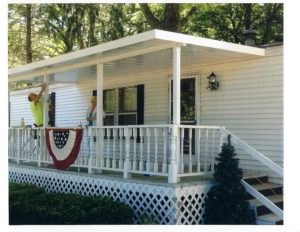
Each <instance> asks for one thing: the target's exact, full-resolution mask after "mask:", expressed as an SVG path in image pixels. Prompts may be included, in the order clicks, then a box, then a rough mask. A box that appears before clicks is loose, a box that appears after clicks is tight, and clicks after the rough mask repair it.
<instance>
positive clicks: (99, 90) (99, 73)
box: [97, 63, 103, 126]
mask: <svg viewBox="0 0 300 232" xmlns="http://www.w3.org/2000/svg"><path fill="white" fill-rule="evenodd" d="M97 126H103V64H101V63H98V64H97Z"/></svg>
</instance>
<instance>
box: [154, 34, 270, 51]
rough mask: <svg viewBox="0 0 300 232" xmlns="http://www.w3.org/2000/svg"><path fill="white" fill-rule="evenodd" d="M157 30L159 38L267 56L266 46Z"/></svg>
mask: <svg viewBox="0 0 300 232" xmlns="http://www.w3.org/2000/svg"><path fill="white" fill-rule="evenodd" d="M155 32H156V38H157V39H162V40H170V38H172V41H175V42H178V43H189V44H192V45H197V46H205V47H211V48H215V49H221V50H229V51H233V52H239V53H247V54H250V55H256V56H265V49H264V48H257V47H250V46H246V45H241V44H235V43H230V42H225V41H219V40H213V39H207V38H202V37H196V36H191V35H185V34H181V33H175V32H170V31H162V30H156V31H155Z"/></svg>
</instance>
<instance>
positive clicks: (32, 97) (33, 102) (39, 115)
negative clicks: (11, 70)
mask: <svg viewBox="0 0 300 232" xmlns="http://www.w3.org/2000/svg"><path fill="white" fill-rule="evenodd" d="M44 91H45V85H44V84H43V85H42V88H41V91H40V92H39V94H35V93H30V94H29V95H28V101H29V102H30V110H31V113H32V116H33V118H34V123H35V124H36V126H37V127H42V126H43V119H44V100H43V98H42V96H43V93H44Z"/></svg>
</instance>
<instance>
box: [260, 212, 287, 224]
mask: <svg viewBox="0 0 300 232" xmlns="http://www.w3.org/2000/svg"><path fill="white" fill-rule="evenodd" d="M256 224H258V225H283V220H282V219H279V218H278V217H277V216H276V215H275V214H274V213H269V214H264V215H261V216H258V217H257V218H256Z"/></svg>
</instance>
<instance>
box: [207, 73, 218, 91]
mask: <svg viewBox="0 0 300 232" xmlns="http://www.w3.org/2000/svg"><path fill="white" fill-rule="evenodd" d="M207 78H208V86H207V89H210V90H217V89H218V88H219V86H220V85H219V82H218V81H217V76H216V75H215V74H214V73H213V72H212V73H211V74H210V75H209V76H208V77H207Z"/></svg>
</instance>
